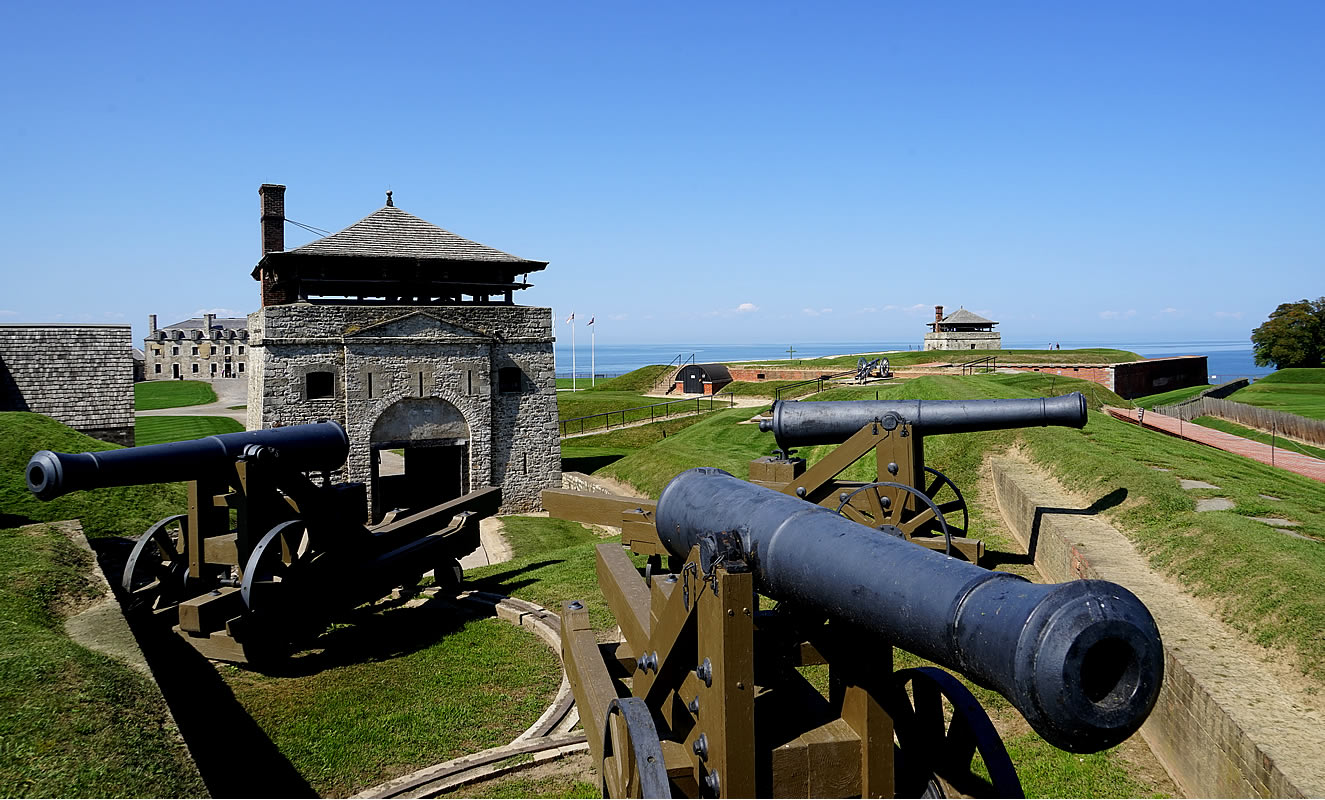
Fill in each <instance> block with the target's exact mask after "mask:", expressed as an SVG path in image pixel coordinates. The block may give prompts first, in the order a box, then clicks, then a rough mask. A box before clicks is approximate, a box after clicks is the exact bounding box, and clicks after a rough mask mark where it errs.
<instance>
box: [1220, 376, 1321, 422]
mask: <svg viewBox="0 0 1325 800" xmlns="http://www.w3.org/2000/svg"><path fill="white" fill-rule="evenodd" d="M1228 399H1229V400H1232V401H1234V402H1237V403H1246V404H1247V405H1249V406H1260V407H1261V408H1269V409H1273V410H1275V411H1284V412H1287V413H1289V414H1297V415H1298V416H1302V417H1311V418H1312V419H1325V369H1281V370H1279V371H1278V372H1275V373H1273V374H1271V375H1267V376H1265V377H1264V378H1261V379H1260V380H1258V381H1256V382H1255V383H1253V384H1252V385H1250V386H1248V387H1246V388H1245V389H1239V390H1237V391H1236V392H1234V393H1233V394H1231V395H1229V396H1228Z"/></svg>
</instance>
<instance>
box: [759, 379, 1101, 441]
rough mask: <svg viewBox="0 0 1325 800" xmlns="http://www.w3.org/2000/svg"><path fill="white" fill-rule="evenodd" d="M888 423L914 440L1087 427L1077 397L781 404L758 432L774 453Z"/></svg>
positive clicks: (1081, 399) (846, 436) (842, 438)
mask: <svg viewBox="0 0 1325 800" xmlns="http://www.w3.org/2000/svg"><path fill="white" fill-rule="evenodd" d="M890 416H891V417H892V418H893V419H895V420H896V421H897V422H905V423H907V424H909V425H910V426H911V430H912V432H913V433H914V434H916V435H919V436H926V435H928V434H931V433H969V432H971V431H992V430H1000V429H1003V428H1030V427H1034V426H1042V425H1062V426H1065V427H1069V428H1081V427H1084V426H1085V424H1086V398H1085V397H1084V396H1083V395H1082V394H1081V393H1080V392H1073V393H1071V394H1067V395H1063V396H1062V397H1036V398H1031V399H1027V400H840V401H825V402H814V401H806V402H801V401H797V400H781V401H779V402H777V403H776V404H774V406H773V418H772V419H771V420H768V419H766V420H761V421H760V423H759V430H761V431H773V435H774V437H775V438H776V439H777V443H778V447H781V448H782V449H784V450H785V449H787V448H790V447H809V446H810V445H816V444H841V443H842V442H845V441H846V440H847V439H849V438H850V437H851V435H852V434H853V433H855V432H856V431H858V430H860V429H861V428H862V427H864V426H865V425H866V424H868V423H870V422H874V421H878V422H884V423H887V421H888V418H889V417H890Z"/></svg>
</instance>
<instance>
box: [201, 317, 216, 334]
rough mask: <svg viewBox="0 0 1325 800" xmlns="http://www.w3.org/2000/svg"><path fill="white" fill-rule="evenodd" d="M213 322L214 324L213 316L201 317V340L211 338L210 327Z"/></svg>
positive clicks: (214, 318)
mask: <svg viewBox="0 0 1325 800" xmlns="http://www.w3.org/2000/svg"><path fill="white" fill-rule="evenodd" d="M215 322H216V315H215V314H203V315H202V338H204V339H210V338H212V325H213V324H215Z"/></svg>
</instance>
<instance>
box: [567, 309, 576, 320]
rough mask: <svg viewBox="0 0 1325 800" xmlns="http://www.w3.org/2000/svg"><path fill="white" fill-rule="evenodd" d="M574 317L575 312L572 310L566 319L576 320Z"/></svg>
mask: <svg viewBox="0 0 1325 800" xmlns="http://www.w3.org/2000/svg"><path fill="white" fill-rule="evenodd" d="M574 319H575V312H574V311H572V312H570V316H569V317H566V321H567V322H570V321H572V320H574Z"/></svg>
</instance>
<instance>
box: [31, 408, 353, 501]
mask: <svg viewBox="0 0 1325 800" xmlns="http://www.w3.org/2000/svg"><path fill="white" fill-rule="evenodd" d="M349 452H350V440H349V437H348V436H346V435H345V429H344V428H342V427H341V426H340V423H338V422H335V421H333V420H323V421H321V422H314V423H311V424H309V425H291V426H289V427H286V428H271V429H268V430H261V431H244V432H241V433H225V434H221V435H219V436H207V437H204V438H202V439H192V440H189V441H186V442H168V443H166V444H154V445H148V446H146V447H126V448H123V449H120V450H103V451H101V452H99V453H53V452H51V451H50V450H42V451H40V452H38V453H37V454H36V455H34V456H33V457H32V458H31V459H29V460H28V467H27V470H26V474H27V479H28V489H29V490H30V491H31V492H32V493H33V494H35V495H37V497H39V498H41V499H42V500H53V499H54V498H56V497H59V496H61V495H63V494H68V493H69V492H75V491H79V490H82V489H101V488H103V487H106V486H134V485H139V484H146V483H172V482H174V481H188V480H196V479H198V478H203V477H207V476H209V475H213V474H216V473H218V472H220V471H221V470H223V469H225V468H226V467H228V466H230V465H231V464H233V463H234V462H235V461H237V460H239V459H241V458H249V459H255V460H257V461H260V462H261V461H271V462H274V463H278V464H280V465H281V467H282V468H284V469H293V470H296V471H299V472H316V471H325V470H333V469H336V468H337V467H339V466H341V465H342V464H344V463H345V458H346V457H347V456H348V455H349Z"/></svg>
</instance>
